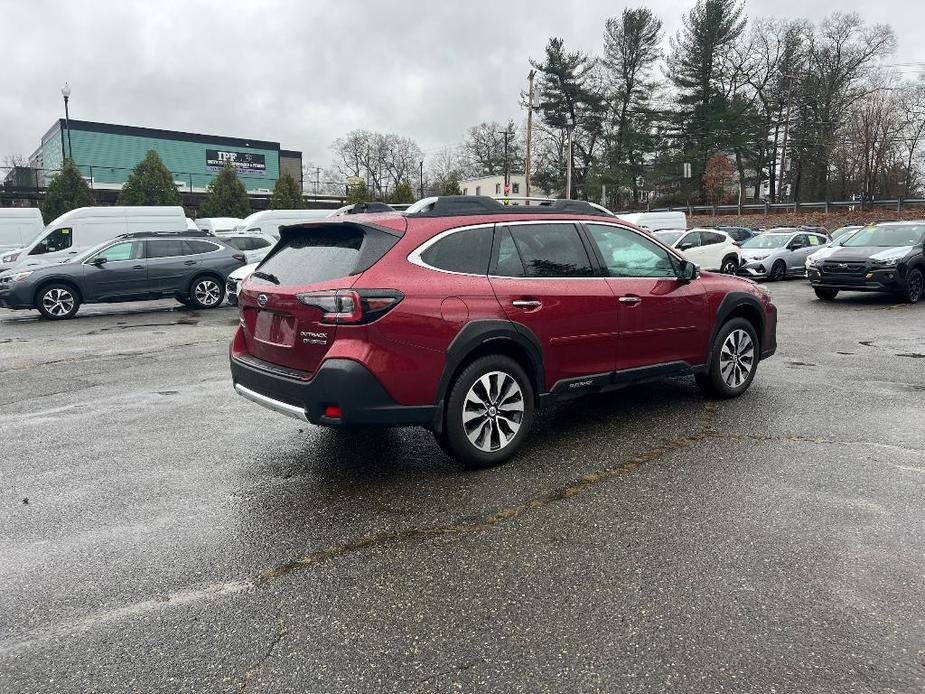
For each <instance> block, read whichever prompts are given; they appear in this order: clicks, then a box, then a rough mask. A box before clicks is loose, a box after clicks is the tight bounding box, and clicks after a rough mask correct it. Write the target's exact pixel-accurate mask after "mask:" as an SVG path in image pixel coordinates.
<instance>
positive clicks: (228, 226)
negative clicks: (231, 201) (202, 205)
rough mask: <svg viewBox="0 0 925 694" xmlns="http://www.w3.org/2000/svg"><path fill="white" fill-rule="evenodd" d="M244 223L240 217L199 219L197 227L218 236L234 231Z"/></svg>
mask: <svg viewBox="0 0 925 694" xmlns="http://www.w3.org/2000/svg"><path fill="white" fill-rule="evenodd" d="M243 221H244V220H243V219H241V218H240V217H199V218H197V219H196V227H197V228H199V229H200V230H201V231H208V232H209V233H210V234H216V235H217V234H223V233H227V232H229V231H234V230H235V229H236V228H237V226H238V225H239V224H240V223H241V222H243Z"/></svg>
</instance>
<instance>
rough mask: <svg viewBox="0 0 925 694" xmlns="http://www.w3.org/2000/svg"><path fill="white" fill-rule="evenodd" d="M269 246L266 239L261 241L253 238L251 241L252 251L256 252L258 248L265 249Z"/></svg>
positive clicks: (256, 237) (258, 238)
mask: <svg viewBox="0 0 925 694" xmlns="http://www.w3.org/2000/svg"><path fill="white" fill-rule="evenodd" d="M269 245H270V242H269V241H267V240H266V239H262V238H260V237H259V236H255V237H253V238H252V239H251V247H252V249H253V250H256V249H258V248H266V247H267V246H269Z"/></svg>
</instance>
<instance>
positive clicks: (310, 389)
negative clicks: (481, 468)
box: [231, 357, 434, 429]
mask: <svg viewBox="0 0 925 694" xmlns="http://www.w3.org/2000/svg"><path fill="white" fill-rule="evenodd" d="M231 378H232V380H233V381H234V384H235V385H241V386H243V387H245V388H247V389H249V390H251V391H254V392H255V393H259V394H260V395H262V396H264V397H267V398H271V399H273V400H276V401H279V402H282V403H285V404H287V405H292V406H295V407H299V408H304V410H305V418H306V419H307V420H308V421H309V422H311V423H312V424H318V425H320V426H326V427H333V428H336V429H348V428H351V427H367V426H369V427H401V426H430V425H431V424H432V422H433V417H434V407H433V406H430V405H421V406H415V405H400V404H398V403H396V402H395V400H393V399H392V397H391V396H390V395H389V394H388V393H387V392H386V390H385V388H384V387H383V386H382V384H381V383H380V382H379V380H378V379H377V378H376V377H375V376H373V374H372V373H370V371H369V370H368V369H367V368H366V367H365V366H363V365H362V364H360V363H359V362H355V361H351V360H349V359H328V360H327V361H325V362H324V363H323V364H322V365H321V368H319V369H318V371H317V372H316V373H315V375H314V377H313V378H312V379H311V380H310V381H303V380H299V379H295V378H287V377H286V376H283V375H280V374H277V373H270V372H269V371H266V370H263V369H260V368H257V367H255V366H252V365H250V364H245V363H243V362H242V361H240V360H238V359H235V358H234V357H232V358H231ZM331 405H334V406H337V407H339V408H340V410H341V416H340V417H339V418H331V417H326V416H325V414H324V412H325V409H326V408H327V407H328V406H331Z"/></svg>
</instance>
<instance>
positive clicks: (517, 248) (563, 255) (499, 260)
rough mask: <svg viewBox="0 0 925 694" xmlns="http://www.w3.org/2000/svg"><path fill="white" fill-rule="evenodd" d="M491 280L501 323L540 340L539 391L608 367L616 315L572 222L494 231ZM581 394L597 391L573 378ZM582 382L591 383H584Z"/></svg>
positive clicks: (520, 225)
mask: <svg viewBox="0 0 925 694" xmlns="http://www.w3.org/2000/svg"><path fill="white" fill-rule="evenodd" d="M494 255H495V257H494V258H493V262H492V266H491V269H490V273H489V274H490V275H491V277H490V280H491V285H492V288H493V289H494V292H495V296H496V297H497V298H498V301H499V302H500V303H501V306H502V308H503V309H504V312H505V313H506V315H507V317H508V318H509V319H510V320H511V321H513V322H515V323H518V324H520V325H524V326H526V327H527V328H529V329H530V330H531V331H532V332H533V333H534V334H535V335H536V336H537V337H538V338H539V340H540V343H541V346H542V349H543V363H544V366H545V369H546V387H547V389H549V390H552V389H553V386H554V385H555V384H556V383H559V388H558V389H557V390H559V391H562V390H567V389H569V388H572V387H578V386H577V385H576V384H575V383H574V382H571V383H569V382H566V380H567V379H577V378H578V377H583V376H589V375H596V374H605V376H602V377H601V379H600V380H601V381H602V383H603V381H606V380H607V379H608V378H609V374H610V372H612V371H613V368H614V358H615V353H616V338H617V329H618V326H617V310H616V303H615V300H614V297H613V293H612V292H611V291H610V288H609V287H608V286H607V280H606V279H605V278H603V277H600V276H597V273H596V272H595V270H594V265H593V263H592V262H591V259H590V256H589V253H588V249H587V248H586V246H585V244H584V242H583V240H582V238H581V235H580V234H579V230H578V226H577V225H576V224H575V223H572V222H529V223H520V222H510V223H508V224H505V225H499V226H498V228H497V231H496V242H495V252H494ZM580 380H582V384H581V386H580V388H581V389H585V388H587V387H590V386H591V385H596V384H594V383H593V379H580ZM584 381H590V382H589V383H585V382H584Z"/></svg>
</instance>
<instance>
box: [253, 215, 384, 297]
mask: <svg viewBox="0 0 925 694" xmlns="http://www.w3.org/2000/svg"><path fill="white" fill-rule="evenodd" d="M397 241H398V237H397V236H393V235H391V234H388V233H386V232H384V231H380V230H379V229H376V228H372V227H366V226H361V225H358V224H336V225H330V226H324V227H316V228H308V229H290V230H289V231H287V232H286V234H285V235H284V238H283V240H282V241H281V242H280V243H279V244H278V245H277V247H276V250H275V251H274V252H273V253H272V254H271V255H269V256H268V257H267V258H266V260H264V261H263V262H262V263H261V264H260V266H259V268H258V269H259V270H260V272H261V273H263V274H265V275H272V276H274V277H275V278H276V279H278V280H279V283H280V284H283V285H291V284H313V283H315V282H325V281H327V280H333V279H337V278H339V277H347V276H349V275H356V274H358V273H360V272H363V271H364V270H367V269H369V268H370V267H371V266H372V265H373V263H375V262H376V261H377V260H379V259H380V258H381V257H382V256H383V255H385V254H386V252H388V250H389V249H390V248H391V247H392V246H394V245H395V243H396V242H397ZM258 280H259V281H261V282H264V281H267V280H265V279H260V278H258Z"/></svg>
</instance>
